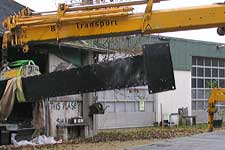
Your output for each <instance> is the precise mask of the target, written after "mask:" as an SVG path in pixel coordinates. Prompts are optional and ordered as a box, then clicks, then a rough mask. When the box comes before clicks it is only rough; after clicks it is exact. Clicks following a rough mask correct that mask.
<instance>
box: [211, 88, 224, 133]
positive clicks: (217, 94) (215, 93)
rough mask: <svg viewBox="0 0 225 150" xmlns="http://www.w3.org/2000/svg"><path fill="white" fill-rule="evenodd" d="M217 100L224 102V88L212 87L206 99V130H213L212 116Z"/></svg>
mask: <svg viewBox="0 0 225 150" xmlns="http://www.w3.org/2000/svg"><path fill="white" fill-rule="evenodd" d="M217 102H225V88H214V89H212V90H211V94H210V98H209V100H208V131H209V132H211V131H213V118H214V113H215V112H216V111H217V110H216V103H217Z"/></svg>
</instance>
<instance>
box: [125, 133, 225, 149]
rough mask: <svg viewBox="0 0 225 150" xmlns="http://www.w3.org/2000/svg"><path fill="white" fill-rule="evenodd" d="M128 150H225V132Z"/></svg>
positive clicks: (166, 141) (177, 139)
mask: <svg viewBox="0 0 225 150" xmlns="http://www.w3.org/2000/svg"><path fill="white" fill-rule="evenodd" d="M127 150H225V131H215V132H212V133H204V134H199V135H194V136H191V137H184V138H176V139H172V140H165V141H163V142H159V143H155V144H149V145H143V146H138V147H130V148H127Z"/></svg>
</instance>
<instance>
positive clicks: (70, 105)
mask: <svg viewBox="0 0 225 150" xmlns="http://www.w3.org/2000/svg"><path fill="white" fill-rule="evenodd" d="M62 63H63V64H69V63H67V62H65V61H64V60H62V59H61V58H59V57H57V56H56V55H54V54H49V72H53V71H54V70H55V69H56V68H58V67H59V65H60V64H62ZM62 67H64V66H62ZM65 67H66V65H65ZM62 69H66V68H62ZM48 109H49V110H48V112H49V118H48V121H49V122H48V123H49V133H50V135H51V136H53V137H56V136H57V129H56V126H57V124H64V123H68V121H69V119H71V118H74V117H81V116H82V112H81V111H82V97H81V95H80V94H77V95H68V96H61V97H53V98H49V108H48Z"/></svg>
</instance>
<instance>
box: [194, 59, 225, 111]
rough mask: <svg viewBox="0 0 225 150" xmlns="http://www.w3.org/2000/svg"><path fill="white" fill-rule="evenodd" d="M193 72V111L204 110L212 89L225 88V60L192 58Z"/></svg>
mask: <svg viewBox="0 0 225 150" xmlns="http://www.w3.org/2000/svg"><path fill="white" fill-rule="evenodd" d="M191 71H192V72H191V75H192V79H191V87H192V90H191V97H192V110H203V109H205V108H207V101H208V98H209V97H210V91H211V88H212V87H221V88H225V59H216V58H206V57H192V69H191Z"/></svg>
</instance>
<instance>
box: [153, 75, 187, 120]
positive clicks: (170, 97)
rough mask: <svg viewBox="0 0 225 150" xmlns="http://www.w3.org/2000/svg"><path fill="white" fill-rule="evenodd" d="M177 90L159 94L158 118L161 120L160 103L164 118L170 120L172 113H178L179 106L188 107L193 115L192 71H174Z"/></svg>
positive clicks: (157, 102)
mask: <svg viewBox="0 0 225 150" xmlns="http://www.w3.org/2000/svg"><path fill="white" fill-rule="evenodd" d="M174 76H175V83H176V90H174V91H167V92H162V93H159V94H157V98H156V99H157V100H156V112H157V113H156V120H157V121H158V122H160V121H161V111H160V104H162V110H163V111H162V113H163V119H164V120H168V117H169V115H170V113H177V112H178V108H182V107H188V113H189V115H191V72H190V71H174Z"/></svg>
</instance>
